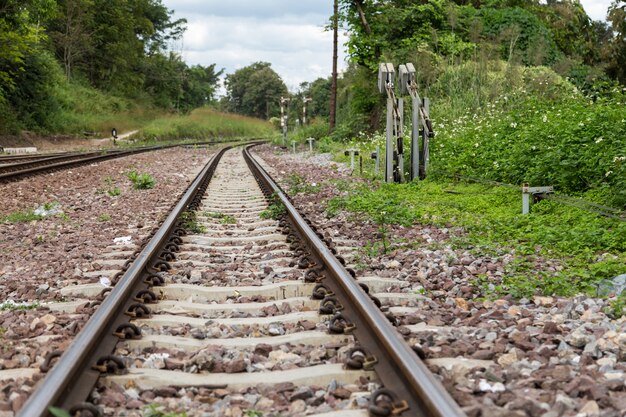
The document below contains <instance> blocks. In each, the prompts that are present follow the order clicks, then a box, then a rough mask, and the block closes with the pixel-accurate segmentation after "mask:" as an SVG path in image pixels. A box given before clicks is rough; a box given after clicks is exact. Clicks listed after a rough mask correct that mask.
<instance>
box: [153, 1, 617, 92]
mask: <svg viewBox="0 0 626 417" xmlns="http://www.w3.org/2000/svg"><path fill="white" fill-rule="evenodd" d="M581 3H582V4H583V7H584V8H585V10H586V11H587V14H589V16H590V17H591V18H592V19H595V20H604V19H605V17H606V10H607V8H608V6H609V4H610V3H611V0H581ZM163 4H165V6H166V7H168V8H169V9H173V10H175V18H183V17H184V18H186V19H187V21H188V26H187V32H186V33H185V36H184V39H183V40H182V41H181V42H178V43H177V44H176V45H174V50H175V51H176V52H179V53H182V56H183V59H184V60H185V61H186V62H187V63H188V64H192V65H193V64H201V65H210V64H214V63H215V64H217V65H216V66H217V68H224V69H225V71H226V73H227V74H228V73H232V72H233V71H235V70H236V69H238V68H241V67H245V66H247V65H249V64H251V63H253V62H256V61H266V62H270V63H271V64H272V68H274V70H275V71H276V72H278V74H280V76H281V77H282V78H283V80H284V81H285V83H286V84H287V87H289V89H290V90H292V91H293V90H296V89H297V87H298V86H299V85H300V83H301V82H303V81H313V80H315V79H316V78H319V77H328V76H330V73H331V66H332V41H333V40H332V32H327V31H324V26H325V25H326V24H327V23H328V19H329V17H330V15H331V14H332V0H226V1H224V0H163ZM339 35H340V43H341V44H342V45H343V43H344V41H345V39H346V38H345V35H344V34H343V33H341V31H340V34H339ZM339 54H340V59H339V61H340V63H339V66H340V70H341V68H343V67H345V62H344V60H345V51H344V48H343V46H340V48H339Z"/></svg>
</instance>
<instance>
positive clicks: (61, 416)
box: [48, 406, 71, 417]
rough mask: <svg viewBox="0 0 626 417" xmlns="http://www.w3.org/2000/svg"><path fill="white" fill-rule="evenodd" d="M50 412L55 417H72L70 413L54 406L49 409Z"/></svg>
mask: <svg viewBox="0 0 626 417" xmlns="http://www.w3.org/2000/svg"><path fill="white" fill-rule="evenodd" d="M48 411H49V412H50V414H52V415H53V416H54V417H71V415H70V413H69V412H67V411H65V410H63V409H61V408H58V407H54V406H50V407H48Z"/></svg>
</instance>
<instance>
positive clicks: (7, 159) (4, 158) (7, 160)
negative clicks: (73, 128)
mask: <svg viewBox="0 0 626 417" xmlns="http://www.w3.org/2000/svg"><path fill="white" fill-rule="evenodd" d="M72 153H76V152H54V153H36V154H24V155H0V165H8V164H13V163H16V162H26V161H34V160H37V159H43V158H51V157H55V156H62V155H70V154H72Z"/></svg>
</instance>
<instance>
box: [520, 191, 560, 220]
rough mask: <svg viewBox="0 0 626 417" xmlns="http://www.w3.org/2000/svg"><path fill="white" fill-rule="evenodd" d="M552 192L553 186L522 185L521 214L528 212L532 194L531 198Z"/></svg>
mask: <svg viewBox="0 0 626 417" xmlns="http://www.w3.org/2000/svg"><path fill="white" fill-rule="evenodd" d="M553 192H554V187H552V186H548V187H529V186H528V184H524V185H522V214H528V213H529V212H530V196H531V195H532V196H533V200H534V199H535V197H536V196H537V195H540V194H551V193H553Z"/></svg>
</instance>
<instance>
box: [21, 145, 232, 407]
mask: <svg viewBox="0 0 626 417" xmlns="http://www.w3.org/2000/svg"><path fill="white" fill-rule="evenodd" d="M227 149H230V147H224V148H223V149H221V150H220V151H219V152H218V153H217V154H216V155H214V156H213V157H212V158H211V160H210V161H209V162H208V163H207V165H206V166H205V167H204V169H203V170H202V171H201V172H200V173H199V174H198V175H197V176H196V178H195V180H194V181H193V182H192V184H191V185H190V186H189V187H188V188H187V190H186V191H185V193H184V195H183V196H182V197H181V199H180V200H179V201H178V203H176V205H175V206H174V208H173V210H172V211H171V212H170V214H169V215H168V216H167V218H166V219H165V221H164V222H163V224H162V226H161V227H160V228H159V229H158V231H157V232H156V233H155V234H154V236H153V237H152V239H150V241H149V242H148V243H147V244H146V246H145V247H144V248H143V250H142V251H141V252H140V253H139V254H138V255H137V257H136V259H135V260H134V262H133V263H132V264H131V265H130V266H129V267H128V269H127V270H126V272H125V273H124V275H123V276H122V277H121V278H120V280H119V281H118V283H117V285H115V287H113V289H112V291H111V293H110V294H109V295H108V296H107V297H106V298H105V299H104V301H103V302H102V304H101V305H100V306H99V307H98V309H97V310H96V311H95V313H94V314H93V315H92V316H91V318H90V319H89V321H88V322H87V323H86V324H85V326H84V327H83V329H82V330H81V331H80V333H79V334H78V335H77V336H76V338H75V339H74V341H73V342H72V343H71V345H70V346H69V348H68V349H67V351H66V352H65V353H64V354H63V355H62V356H61V357H60V358H59V359H58V362H57V363H56V364H55V365H54V367H53V368H52V369H51V370H50V371H49V372H48V373H47V375H46V377H45V378H44V379H43V381H41V383H40V384H38V385H37V390H36V391H35V392H34V393H33V394H32V395H31V396H30V397H29V399H28V401H27V402H26V404H25V405H24V407H23V408H22V409H21V411H20V412H19V414H18V416H19V417H44V416H49V415H50V414H49V411H48V408H49V406H56V407H59V408H63V409H66V410H67V409H71V407H73V406H75V405H77V404H79V403H81V402H83V401H85V399H87V397H88V396H89V394H90V393H91V391H92V389H93V387H94V386H95V384H96V381H97V379H98V377H99V376H100V371H98V370H94V369H93V365H94V364H95V363H96V361H97V360H98V359H99V358H102V357H105V356H106V355H110V354H111V352H113V350H114V348H115V345H116V344H117V343H118V341H119V338H118V337H117V336H113V332H115V329H116V328H117V326H119V325H120V324H123V323H128V321H129V320H130V318H129V317H126V316H125V315H124V314H125V312H126V311H127V309H128V307H129V306H130V305H131V304H132V303H135V302H136V301H134V300H133V298H132V295H133V294H135V291H137V290H140V289H142V288H144V289H145V288H147V287H148V285H147V284H146V283H144V282H143V281H142V280H141V278H142V277H144V276H146V275H149V274H150V272H151V270H152V269H153V268H154V265H155V263H156V262H158V261H159V260H160V258H159V254H160V253H161V251H162V249H163V247H164V246H165V245H166V244H167V243H168V241H169V240H170V239H171V236H172V232H173V231H174V230H175V229H176V228H177V227H178V221H179V219H178V217H179V215H180V214H181V213H182V212H184V211H185V210H187V209H188V207H189V206H190V204H192V202H193V201H194V199H196V198H197V196H198V195H199V193H201V192H203V191H204V188H203V186H204V187H206V185H207V184H208V182H209V181H210V179H211V177H212V175H213V172H214V171H215V168H216V167H217V164H218V163H219V160H220V158H221V157H222V155H223V154H224V152H225V151H226V150H227Z"/></svg>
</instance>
